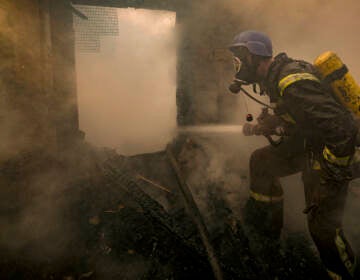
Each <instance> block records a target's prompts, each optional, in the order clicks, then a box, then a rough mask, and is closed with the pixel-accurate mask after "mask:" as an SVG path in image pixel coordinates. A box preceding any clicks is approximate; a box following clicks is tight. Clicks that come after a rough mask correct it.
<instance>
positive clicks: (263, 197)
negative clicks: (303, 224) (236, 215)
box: [250, 190, 284, 202]
mask: <svg viewBox="0 0 360 280" xmlns="http://www.w3.org/2000/svg"><path fill="white" fill-rule="evenodd" d="M250 197H252V198H253V199H255V200H257V201H261V202H278V201H282V200H283V199H284V198H283V196H270V195H263V194H261V193H256V192H253V191H252V190H250Z"/></svg>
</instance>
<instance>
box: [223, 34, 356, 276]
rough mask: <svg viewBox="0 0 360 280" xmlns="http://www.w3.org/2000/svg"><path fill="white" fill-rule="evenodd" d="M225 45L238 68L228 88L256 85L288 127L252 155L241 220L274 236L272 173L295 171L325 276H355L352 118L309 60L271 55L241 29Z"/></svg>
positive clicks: (276, 200)
mask: <svg viewBox="0 0 360 280" xmlns="http://www.w3.org/2000/svg"><path fill="white" fill-rule="evenodd" d="M229 49H230V51H231V52H232V53H233V55H234V61H235V64H236V66H237V69H236V71H237V73H236V76H235V82H234V84H232V85H231V88H230V89H231V90H232V91H234V87H235V88H236V87H237V88H238V89H240V87H241V86H242V85H243V84H247V85H248V84H259V85H260V88H261V89H262V91H264V92H265V93H266V94H267V95H268V96H269V98H270V102H271V103H273V104H275V105H274V106H275V109H274V115H275V117H278V118H281V120H282V121H283V122H284V123H285V124H286V125H285V127H286V130H287V133H286V135H287V136H286V137H284V139H283V141H282V142H281V143H280V144H278V145H276V146H275V145H269V146H266V147H264V148H260V149H258V150H256V151H254V152H253V153H252V155H251V158H250V195H249V199H248V201H247V204H246V206H245V221H246V222H247V223H248V224H249V225H250V226H251V225H252V228H253V229H255V230H256V231H257V233H259V234H262V235H265V236H268V237H271V238H273V239H279V238H280V233H281V229H282V226H283V189H282V187H281V184H280V182H279V178H281V177H284V176H288V175H291V174H295V173H298V172H302V180H303V183H304V189H305V200H306V208H305V210H304V213H306V214H307V220H308V226H309V230H310V233H311V236H312V238H313V240H314V243H315V244H316V246H317V248H318V251H319V253H320V257H321V260H322V262H323V264H324V265H325V267H326V269H327V271H328V274H329V276H330V278H331V279H355V276H354V271H355V256H354V254H353V252H352V249H351V247H350V245H349V243H348V242H347V240H346V238H345V236H344V233H343V230H342V215H343V211H344V205H345V201H346V196H347V191H348V184H349V181H350V179H351V172H350V166H349V164H350V161H351V159H352V157H353V154H354V150H355V138H356V133H357V126H356V125H355V122H354V120H353V117H352V115H351V114H350V113H349V112H348V110H347V109H346V108H345V107H343V106H342V105H341V104H340V103H338V102H337V101H336V100H335V98H334V97H333V95H331V93H329V91H328V90H327V88H326V87H325V86H324V84H323V83H322V82H321V80H320V78H319V75H318V73H317V72H316V69H315V68H314V66H313V65H312V64H310V63H307V62H305V61H302V60H294V59H292V58H290V57H288V56H287V55H286V53H280V54H278V55H277V56H275V57H274V56H273V51H272V43H271V40H270V38H269V37H268V36H267V35H265V34H263V33H261V32H257V31H251V30H250V31H245V32H241V33H240V34H238V35H237V36H235V38H234V40H233V43H232V44H231V45H230V46H229ZM268 123H270V124H269V125H270V126H271V123H274V124H273V125H274V128H275V126H277V125H278V121H275V122H268Z"/></svg>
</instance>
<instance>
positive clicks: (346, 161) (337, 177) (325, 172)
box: [320, 147, 352, 184]
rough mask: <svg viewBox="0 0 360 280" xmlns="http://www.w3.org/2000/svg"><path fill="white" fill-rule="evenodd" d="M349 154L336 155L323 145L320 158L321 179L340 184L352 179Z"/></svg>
mask: <svg viewBox="0 0 360 280" xmlns="http://www.w3.org/2000/svg"><path fill="white" fill-rule="evenodd" d="M350 162H351V156H345V157H336V156H335V155H334V154H332V153H331V151H330V150H329V149H328V148H327V147H325V148H324V150H323V155H322V157H321V159H320V166H321V179H322V180H323V181H324V182H326V183H335V184H341V183H343V182H346V181H350V180H351V179H352V172H351V168H350Z"/></svg>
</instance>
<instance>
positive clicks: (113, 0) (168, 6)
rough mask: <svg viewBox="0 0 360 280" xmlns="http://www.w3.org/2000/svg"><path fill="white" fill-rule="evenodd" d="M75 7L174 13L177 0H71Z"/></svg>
mask: <svg viewBox="0 0 360 280" xmlns="http://www.w3.org/2000/svg"><path fill="white" fill-rule="evenodd" d="M71 2H72V3H73V4H75V5H89V6H102V7H114V8H139V9H152V10H168V11H176V6H177V5H176V4H177V0H72V1H71Z"/></svg>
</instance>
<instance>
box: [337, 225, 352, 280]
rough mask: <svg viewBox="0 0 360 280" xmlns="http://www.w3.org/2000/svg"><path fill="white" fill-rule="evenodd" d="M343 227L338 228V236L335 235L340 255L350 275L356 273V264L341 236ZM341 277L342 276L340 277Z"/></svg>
mask: <svg viewBox="0 0 360 280" xmlns="http://www.w3.org/2000/svg"><path fill="white" fill-rule="evenodd" d="M340 233H341V229H340V228H337V229H336V236H335V245H336V247H337V250H338V252H339V256H340V259H341V261H342V262H343V264H344V265H345V267H346V269H347V270H348V272H349V273H350V275H354V270H355V264H354V263H352V262H351V260H350V257H349V255H348V253H347V250H346V244H345V242H344V240H343V238H342V237H341V234H340ZM340 279H341V278H340Z"/></svg>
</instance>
